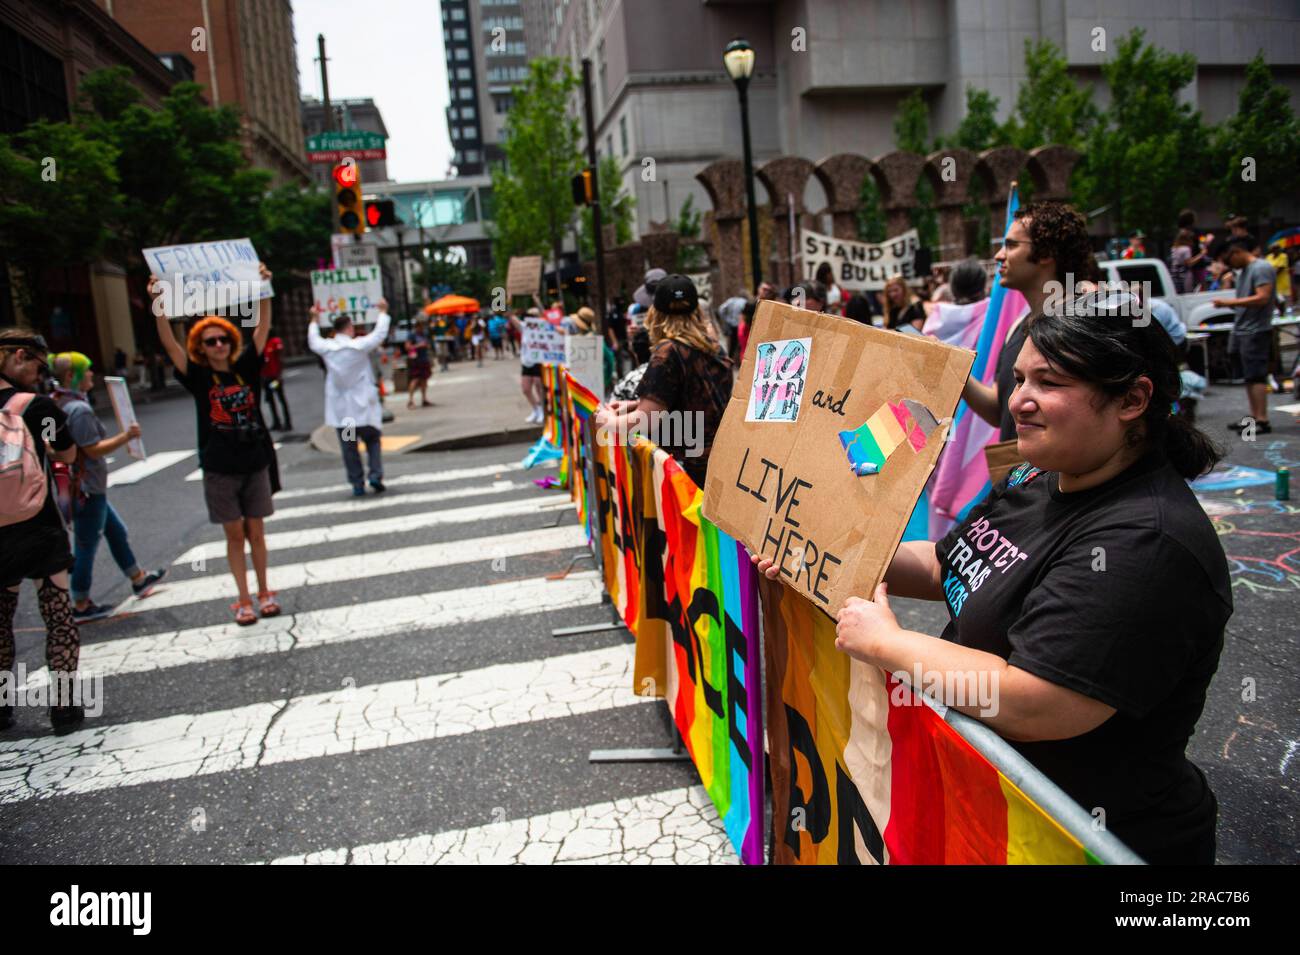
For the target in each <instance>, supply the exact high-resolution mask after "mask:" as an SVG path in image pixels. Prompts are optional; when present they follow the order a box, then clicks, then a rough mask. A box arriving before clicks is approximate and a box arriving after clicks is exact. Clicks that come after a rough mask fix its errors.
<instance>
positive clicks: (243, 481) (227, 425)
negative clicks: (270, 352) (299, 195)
mask: <svg viewBox="0 0 1300 955" xmlns="http://www.w3.org/2000/svg"><path fill="white" fill-rule="evenodd" d="M258 269H259V273H260V276H261V279H262V281H263V282H270V281H271V273H270V272H269V271H268V270H267V268H266V266H265V265H263V264H261V263H260V262H259V263H258ZM149 292H150V294H151V295H153V296H157V295H159V294H161V283H160V282H159V280H158V278H157V277H156V276H152V275H151V276H149ZM154 315H156V316H157V320H158V337H159V338H160V339H161V340H162V343H163V347H164V348H165V349H166V350H167V355H168V357H170V358H171V360H172V365H174V366H175V370H174V374H175V376H176V380H177V381H179V382H180V383H181V385H182V386H183V387H184V388H185V390H186V391H188V392H189V393H190V395H191V396H192V397H193V398H194V411H195V416H196V421H197V424H198V439H199V467H201V468H202V469H203V498H204V501H205V502H206V503H207V506H208V520H209V521H210V522H211V523H213V524H220V525H221V529H222V531H223V532H224V533H225V536H226V558H227V560H228V561H229V564H230V572H231V573H232V574H233V575H234V577H235V587H236V589H237V591H238V593H239V601H238V603H235V604H234V605H232V606H231V608H230V609H231V610H233V611H234V613H235V622H236V623H238V624H239V625H240V626H248V625H249V624H254V623H257V617H258V614H259V613H260V614H261V615H262V616H263V617H274V616H276V615H277V614H279V613H280V602H279V600H278V599H277V598H276V594H275V591H273V590H271V589H270V586H269V585H268V584H267V580H266V563H267V560H266V532H265V530H264V529H263V521H265V519H266V518H268V517H270V516H271V514H272V513H273V512H274V511H275V507H274V505H273V504H272V503H271V495H272V494H273V493H274V492H275V491H276V490H278V488H277V487H275V486H274V485H275V483H276V482H275V480H273V474H274V465H275V459H274V454H275V452H274V450H273V449H272V446H271V439H270V433H269V432H268V431H267V430H266V425H265V423H264V422H263V421H262V411H261V403H260V401H259V397H260V389H261V375H260V371H261V355H262V350H263V349H264V348H266V340H267V338H268V337H269V336H270V334H271V300H270V299H269V298H264V299H262V300H261V302H259V303H258V316H257V322H256V324H255V325H254V326H253V335H252V339H253V340H252V341H251V342H249V343H248V344H247V345H244V344H243V334H242V333H241V332H240V330H239V329H238V328H237V327H235V325H234V324H232V323H231V322H229V321H227V320H226V319H224V318H221V317H219V316H215V315H209V316H207V317H206V318H202V319H200V320H199V321H197V322H195V323H194V327H193V328H191V329H190V332H189V337H188V338H187V339H186V345H185V347H184V348H182V347H181V346H180V343H179V342H177V341H176V338H175V336H173V335H172V330H171V325H170V323H169V322H168V320H167V317H166V315H164V314H163V310H162V308H161V307H160V306H159V303H158V302H154ZM245 541H247V542H248V548H249V551H250V552H251V554H252V558H253V570H254V572H255V573H256V575H257V600H258V606H257V611H254V609H253V599H252V597H251V596H249V593H248V572H247V570H246V569H245V564H244V542H245Z"/></svg>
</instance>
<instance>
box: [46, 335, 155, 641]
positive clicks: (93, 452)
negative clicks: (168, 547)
mask: <svg viewBox="0 0 1300 955" xmlns="http://www.w3.org/2000/svg"><path fill="white" fill-rule="evenodd" d="M50 368H51V370H52V371H53V373H54V378H55V380H56V381H57V382H58V384H57V385H56V387H55V389H54V400H55V402H56V403H57V404H58V406H59V407H60V408H61V409H62V410H63V413H64V414H65V415H67V416H68V431H69V433H70V434H71V435H72V440H73V442H74V443H75V444H76V445H77V457H76V459H75V460H74V461H73V463H72V465H71V477H72V483H71V498H72V536H73V566H72V588H71V591H72V616H73V618H74V619H75V620H76V621H77V622H78V623H85V622H87V621H90V620H98V619H99V618H101V617H107V616H108V615H109V614H111V613H112V612H113V608H111V607H105V606H101V605H100V604H97V603H95V602H94V601H93V600H91V599H90V584H91V578H92V575H93V572H94V569H95V553H96V551H98V550H99V541H100V538H101V537H102V538H104V539H105V540H107V541H108V549H109V551H110V552H111V553H112V555H113V560H114V561H115V562H116V563H117V566H118V567H120V568H121V569H122V573H124V574H126V576H127V578H128V579H129V580H130V581H131V590H132V591H133V592H134V593H135V595H136V596H137V597H144V596H146V595H148V593H149V592H150V591H151V590H153V588H154V585H156V584H157V583H158V581H160V580H162V579H163V577H165V576H166V575H167V570H166V568H162V569H160V570H154V571H149V572H146V571H144V570H141V569H140V566H139V564H137V563H136V559H135V554H134V553H133V552H132V550H131V541H130V539H129V537H128V534H127V529H126V524H125V523H123V521H122V518H121V517H119V516H118V513H117V511H115V510H114V509H113V505H112V504H109V503H108V462H107V461H106V460H105V458H106V457H107V456H108V455H110V454H112V453H113V452H114V451H117V450H119V449H120V448H122V447H123V446H125V445H126V443H127V442H128V441H130V440H131V439H132V438H138V437H140V426H139V425H138V424H132V425H131V426H130V427H129V428H127V429H126V430H125V431H122V432H121V433H119V434H116V435H114V436H113V437H111V438H110V437H108V436H107V432H106V430H105V429H104V425H103V422H101V421H100V420H99V417H98V416H97V415H96V414H95V412H94V409H92V408H91V407H90V404H89V402H87V401H86V393H87V392H88V391H90V389H91V388H93V387H95V373H94V371H92V370H91V361H90V359H89V358H87V357H86V356H85V355H83V354H82V353H81V352H75V351H70V352H61V353H60V354H58V355H55V356H54V357H53V358H52V359H51V360H50Z"/></svg>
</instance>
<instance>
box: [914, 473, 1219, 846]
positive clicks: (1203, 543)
mask: <svg viewBox="0 0 1300 955" xmlns="http://www.w3.org/2000/svg"><path fill="white" fill-rule="evenodd" d="M1059 477H1060V476H1059V475H1058V474H1056V473H1055V472H1042V471H1039V470H1037V469H1036V468H1033V467H1031V466H1030V465H1022V466H1021V467H1020V468H1017V469H1016V470H1015V471H1013V472H1012V473H1011V475H1010V476H1009V477H1008V478H1007V479H1006V480H1005V481H1003V482H1001V483H1000V484H999V485H998V486H997V487H996V488H995V489H994V490H993V492H992V493H991V494H990V495H989V497H988V498H987V499H986V500H985V501H983V502H982V503H981V504H980V505H978V506H977V507H975V508H973V509H972V510H971V513H970V515H969V517H968V518H967V519H966V520H965V521H964V522H963V523H962V524H960V525H958V526H957V527H956V528H954V529H953V530H952V531H951V532H950V533H949V534H948V536H947V537H945V538H944V539H943V540H942V541H940V542H939V543H938V544H936V545H935V552H936V555H937V557H938V560H939V565H940V568H941V570H940V579H941V581H942V583H943V590H944V599H945V603H946V605H947V608H948V614H949V617H950V620H949V623H948V625H947V627H945V628H944V632H943V638H944V639H945V640H952V641H954V642H956V643H959V644H961V645H962V646H968V647H974V648H976V649H979V650H984V651H987V652H989V653H994V654H996V655H998V656H1000V657H1002V658H1003V659H1005V660H1006V661H1007V662H1008V663H1009V664H1010V665H1011V666H1014V667H1017V668H1019V669H1021V670H1025V671H1028V672H1029V673H1032V674H1034V675H1035V676H1038V677H1040V678H1042V679H1044V680H1048V681H1050V682H1052V683H1055V684H1057V685H1059V686H1063V687H1066V688H1068V689H1071V690H1074V691H1076V692H1078V693H1081V694H1083V695H1084V696H1087V697H1090V698H1092V699H1094V700H1098V701H1100V702H1102V703H1105V704H1107V705H1108V706H1111V707H1114V708H1115V710H1116V712H1115V714H1114V715H1112V716H1111V717H1110V718H1109V719H1108V720H1106V721H1105V722H1104V723H1102V724H1101V725H1100V726H1098V727H1097V728H1095V729H1093V730H1091V731H1089V732H1087V733H1084V734H1083V735H1081V736H1076V737H1073V738H1071V739H1063V740H1048V741H1039V742H1029V743H1024V742H1014V741H1012V743H1011V745H1013V746H1014V747H1015V748H1016V749H1017V750H1019V751H1020V753H1021V754H1022V755H1024V756H1025V758H1026V759H1028V760H1029V761H1030V762H1031V763H1033V764H1034V765H1035V766H1037V767H1038V768H1039V769H1040V770H1042V772H1043V773H1044V774H1046V775H1047V776H1048V777H1049V778H1050V779H1052V780H1053V781H1054V782H1055V783H1056V784H1057V785H1059V786H1060V787H1061V788H1062V789H1064V790H1065V791H1066V793H1068V794H1069V795H1070V796H1071V797H1072V798H1073V799H1074V800H1075V801H1076V802H1078V803H1079V804H1080V805H1081V806H1083V807H1084V809H1086V810H1088V811H1089V812H1094V810H1095V809H1097V808H1100V809H1102V810H1104V812H1105V824H1106V827H1107V828H1108V829H1109V830H1110V831H1112V832H1114V833H1115V835H1116V836H1118V837H1119V838H1120V839H1121V840H1122V841H1123V842H1125V843H1126V844H1127V845H1128V846H1129V847H1130V848H1132V849H1133V850H1134V851H1135V852H1137V853H1138V855H1140V856H1142V857H1143V858H1144V859H1146V860H1147V861H1148V862H1152V863H1180V862H1207V863H1208V862H1213V858H1214V856H1213V853H1214V827H1215V821H1216V815H1217V802H1216V801H1215V799H1214V794H1213V793H1212V792H1211V791H1210V788H1209V786H1208V784H1207V783H1206V781H1205V777H1204V775H1203V774H1202V773H1201V771H1200V770H1199V769H1198V768H1197V767H1195V766H1194V765H1193V764H1192V763H1191V762H1190V761H1189V760H1188V759H1187V757H1186V747H1187V741H1188V739H1189V738H1190V736H1191V734H1192V733H1193V731H1194V730H1195V728H1196V721H1197V720H1198V719H1199V718H1200V715H1201V711H1202V710H1203V709H1204V706H1205V695H1206V691H1207V689H1208V687H1209V685H1210V680H1211V678H1212V677H1213V676H1214V672H1215V670H1216V669H1217V668H1218V663H1219V654H1220V652H1221V651H1222V650H1223V633H1224V627H1225V625H1226V623H1227V621H1228V618H1229V617H1230V616H1231V614H1232V591H1231V583H1230V581H1229V577H1228V565H1227V560H1226V558H1225V557H1224V554H1223V548H1222V546H1221V545H1220V544H1219V540H1218V535H1217V534H1216V532H1215V530H1214V526H1213V525H1212V524H1211V522H1210V520H1209V518H1208V517H1206V515H1205V512H1204V511H1203V510H1202V508H1201V506H1200V504H1199V503H1198V502H1197V500H1196V497H1195V495H1194V494H1193V493H1192V491H1191V489H1190V488H1189V487H1188V486H1187V483H1186V481H1184V480H1183V478H1182V477H1180V476H1179V475H1178V473H1177V472H1175V471H1174V469H1173V467H1172V466H1171V465H1170V464H1169V463H1168V462H1167V460H1166V459H1165V458H1164V456H1163V454H1161V453H1160V452H1153V453H1151V454H1149V455H1147V456H1146V457H1145V458H1143V459H1142V460H1140V461H1138V462H1137V463H1135V464H1134V465H1132V466H1131V467H1130V468H1128V469H1127V470H1126V471H1124V472H1123V473H1122V474H1120V475H1118V476H1116V477H1115V478H1112V479H1111V480H1109V481H1107V482H1105V483H1104V484H1101V485H1098V486H1097V487H1094V488H1089V489H1088V490H1084V491H1077V492H1073V493H1070V494H1065V493H1062V491H1061V490H1060V487H1059V483H1058V482H1059Z"/></svg>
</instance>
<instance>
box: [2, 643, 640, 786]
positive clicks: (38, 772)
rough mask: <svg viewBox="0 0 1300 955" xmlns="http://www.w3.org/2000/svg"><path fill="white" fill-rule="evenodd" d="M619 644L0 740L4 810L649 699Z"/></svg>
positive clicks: (478, 730)
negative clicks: (639, 691) (635, 689)
mask: <svg viewBox="0 0 1300 955" xmlns="http://www.w3.org/2000/svg"><path fill="white" fill-rule="evenodd" d="M631 677H632V654H631V650H630V648H629V647H627V646H623V645H619V646H613V647H604V648H602V649H599V650H589V651H585V652H582V653H571V654H566V655H563V656H556V657H549V658H546V659H542V660H529V661H526V662H523V663H506V664H498V665H495V666H489V667H484V668H482V669H478V670H466V671H462V672H459V673H442V674H434V675H430V676H422V677H418V678H416V679H412V680H395V681H392V682H389V683H378V684H371V685H368V686H363V687H355V688H352V687H348V688H345V689H342V690H336V691H332V692H329V693H316V694H311V695H308V696H301V697H294V698H290V699H281V700H274V701H270V702H264V703H254V704H251V705H248V706H241V707H236V708H234V709H228V710H219V711H213V712H207V713H185V714H178V715H175V716H167V717H163V718H161V719H155V720H141V721H137V722H132V723H123V724H117V725H110V726H103V727H94V728H90V729H82V730H78V731H76V732H74V733H69V734H68V735H66V736H47V737H40V738H36V739H17V740H8V741H3V742H0V803H13V802H20V801H23V800H27V799H45V798H49V797H52V796H58V795H66V794H72V793H87V792H95V791H98V790H105V789H116V788H119V787H123V786H136V785H141V784H144V783H157V782H165V781H168V780H175V779H188V778H190V777H193V776H203V775H208V774H212V773H222V772H229V771H232V770H246V769H254V768H258V767H261V766H268V765H273V764H276V763H287V762H295V761H299V760H305V759H314V758H317V757H322V756H336V755H343V754H347V753H359V752H363V751H366V750H374V749H384V748H387V747H390V746H398V745H402V744H404V743H416V742H423V741H428V740H435V739H442V738H445V737H449V736H457V735H461V734H465V733H474V732H480V731H482V730H489V729H495V728H498V727H505V726H514V725H518V724H520V723H527V722H534V721H538V720H546V719H555V718H559V717H566V716H576V715H580V714H583V713H593V712H596V711H599V710H606V709H612V708H615V707H621V706H630V705H634V704H638V703H645V702H648V701H649V699H650V698H649V697H639V696H637V695H635V694H634V693H632V690H631Z"/></svg>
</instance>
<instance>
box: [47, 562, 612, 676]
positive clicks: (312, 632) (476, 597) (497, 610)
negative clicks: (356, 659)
mask: <svg viewBox="0 0 1300 955" xmlns="http://www.w3.org/2000/svg"><path fill="white" fill-rule="evenodd" d="M600 595H601V581H600V579H599V577H598V575H597V574H596V573H595V572H594V571H581V572H579V573H573V574H569V575H568V576H567V577H565V578H564V579H563V580H547V579H546V578H544V577H534V578H530V579H525V580H512V581H506V582H504V583H499V584H487V585H483V586H478V587H462V588H459V589H457V590H439V591H434V592H433V593H424V594H413V595H410V596H406V597H391V598H388V599H386V600H371V601H367V602H365V603H358V604H344V605H343V606H340V607H329V608H327V609H324V610H308V611H305V612H303V613H297V614H292V615H290V614H285V615H282V616H279V617H270V618H267V619H264V620H261V621H259V622H258V623H257V624H255V625H254V626H251V627H241V626H240V625H239V624H237V623H233V622H231V623H223V624H216V625H213V626H207V627H193V628H191V629H188V630H173V631H169V632H165V633H154V634H147V635H145V636H139V637H122V638H120V639H118V640H105V641H102V642H100V643H91V644H86V645H84V646H83V647H82V648H81V662H80V664H79V667H80V672H81V674H82V677H83V678H86V677H92V676H99V677H110V676H119V675H121V674H124V673H144V672H147V671H150V670H162V669H167V668H170V667H178V666H184V665H186V664H190V663H210V662H212V661H215V660H233V659H236V658H244V657H252V656H258V655H260V654H264V653H281V652H283V651H286V650H303V649H306V648H309V647H320V646H327V645H333V644H339V643H348V642H351V641H354V640H372V639H375V638H376V637H387V636H392V635H394V634H403V633H409V632H411V631H412V630H433V629H436V628H438V627H451V626H457V625H460V624H466V623H478V622H481V621H484V620H495V619H497V618H500V617H510V616H520V615H523V614H528V613H539V612H542V611H553V610H567V609H571V608H575V607H590V606H596V605H598V604H599V603H600ZM48 682H49V671H48V670H47V669H46V668H44V667H42V668H41V669H39V670H37V671H35V672H33V673H32V674H31V676H30V677H29V678H28V680H27V681H26V683H25V684H24V685H25V686H32V687H34V686H38V685H44V684H47V683H48Z"/></svg>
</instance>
